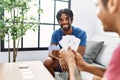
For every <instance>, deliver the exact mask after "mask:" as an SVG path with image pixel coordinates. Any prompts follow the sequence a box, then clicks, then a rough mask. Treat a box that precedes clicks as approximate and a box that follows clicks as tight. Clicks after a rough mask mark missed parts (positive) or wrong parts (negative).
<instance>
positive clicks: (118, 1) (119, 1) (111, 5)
mask: <svg viewBox="0 0 120 80" xmlns="http://www.w3.org/2000/svg"><path fill="white" fill-rule="evenodd" d="M119 5H120V0H108V9H109V11H110V13H114V12H116V11H117V10H118V8H119Z"/></svg>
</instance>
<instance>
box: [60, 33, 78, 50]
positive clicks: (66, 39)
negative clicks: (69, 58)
mask: <svg viewBox="0 0 120 80" xmlns="http://www.w3.org/2000/svg"><path fill="white" fill-rule="evenodd" d="M59 44H60V45H61V46H62V48H63V49H65V50H67V49H68V47H70V48H71V49H72V50H74V51H77V49H78V47H79V44H80V39H78V38H76V37H75V36H73V35H66V36H63V37H62V39H61V40H60V41H59Z"/></svg>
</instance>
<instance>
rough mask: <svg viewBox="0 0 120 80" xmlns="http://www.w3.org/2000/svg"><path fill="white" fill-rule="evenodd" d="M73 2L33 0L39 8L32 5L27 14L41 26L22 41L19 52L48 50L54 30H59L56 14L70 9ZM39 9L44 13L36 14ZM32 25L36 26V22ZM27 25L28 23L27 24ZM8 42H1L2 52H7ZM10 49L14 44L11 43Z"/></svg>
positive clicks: (67, 0)
mask: <svg viewBox="0 0 120 80" xmlns="http://www.w3.org/2000/svg"><path fill="white" fill-rule="evenodd" d="M70 1H71V0H32V3H35V4H37V6H38V7H33V6H32V5H31V4H30V5H31V10H30V11H29V12H28V13H27V14H26V15H27V16H28V17H29V15H32V16H34V17H35V18H36V19H37V20H38V21H39V22H40V24H39V26H38V29H37V31H36V32H33V31H30V30H29V31H28V32H27V33H26V35H25V36H24V37H23V38H22V39H21V40H20V43H19V50H46V49H47V47H48V46H49V45H50V40H51V35H52V33H53V31H54V30H56V29H58V28H59V25H58V23H57V20H56V13H57V11H58V10H59V9H63V8H70ZM38 8H41V9H43V13H41V14H38V13H37V12H35V10H37V9H38ZM4 16H8V17H9V15H7V12H4ZM27 22H30V24H34V22H31V21H27ZM25 24H26V23H25ZM7 44H8V43H7V41H1V50H2V51H6V50H7V48H8V45H7ZM10 44H11V46H10V48H12V46H13V43H12V41H10Z"/></svg>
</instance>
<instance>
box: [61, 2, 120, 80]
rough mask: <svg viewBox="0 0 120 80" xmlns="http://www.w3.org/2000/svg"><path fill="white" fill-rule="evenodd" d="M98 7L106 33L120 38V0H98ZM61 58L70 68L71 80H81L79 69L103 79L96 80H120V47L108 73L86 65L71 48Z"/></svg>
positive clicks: (63, 51)
mask: <svg viewBox="0 0 120 80" xmlns="http://www.w3.org/2000/svg"><path fill="white" fill-rule="evenodd" d="M96 6H97V8H98V12H97V16H98V18H99V19H100V20H101V22H102V25H103V29H104V31H106V32H116V33H118V35H119V36H120V0H97V3H96ZM59 57H60V58H62V59H64V60H65V61H66V63H67V65H68V67H69V73H70V80H80V76H79V72H78V71H77V69H79V70H81V71H87V72H90V73H93V74H95V75H98V76H100V77H101V78H100V77H99V78H98V77H96V78H94V80H95V79H96V80H120V62H119V60H120V45H119V46H118V48H117V49H116V50H115V51H114V53H113V55H112V58H111V60H110V63H109V65H108V67H107V69H106V71H105V70H104V69H100V68H99V67H96V66H94V65H91V64H88V63H86V62H85V61H84V60H83V58H82V56H81V55H79V53H78V52H75V51H73V50H71V49H70V48H69V49H68V50H67V51H65V50H63V49H62V50H61V51H60V52H59ZM104 72H105V73H104Z"/></svg>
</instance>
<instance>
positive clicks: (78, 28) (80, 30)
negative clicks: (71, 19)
mask: <svg viewBox="0 0 120 80" xmlns="http://www.w3.org/2000/svg"><path fill="white" fill-rule="evenodd" d="M72 28H73V30H74V31H75V32H82V33H84V32H86V31H85V30H83V29H81V28H80V27H75V26H72Z"/></svg>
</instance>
